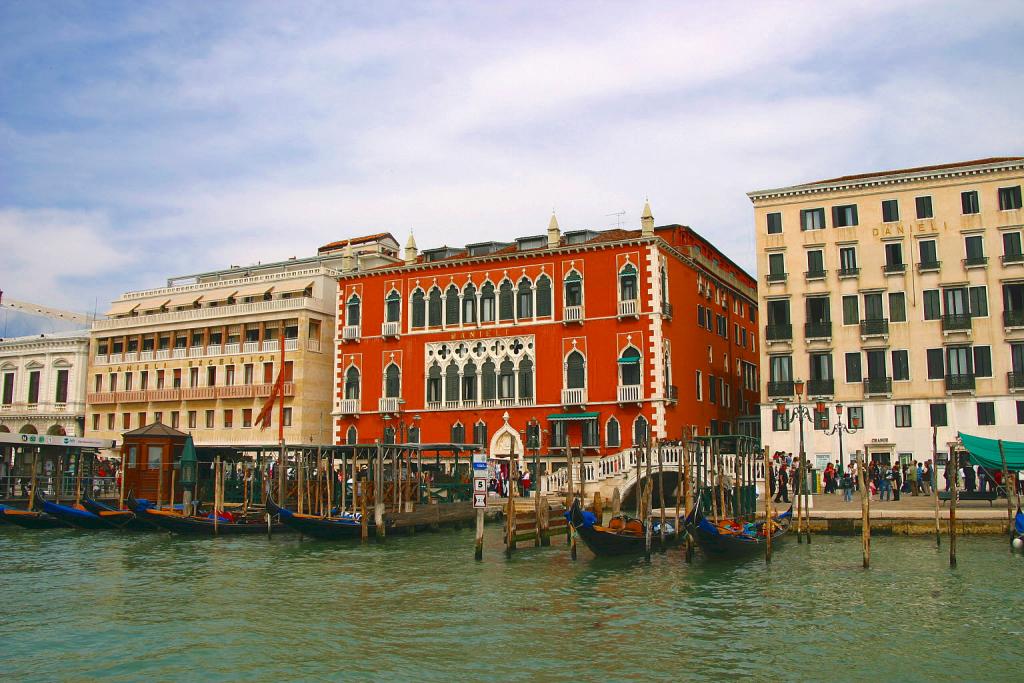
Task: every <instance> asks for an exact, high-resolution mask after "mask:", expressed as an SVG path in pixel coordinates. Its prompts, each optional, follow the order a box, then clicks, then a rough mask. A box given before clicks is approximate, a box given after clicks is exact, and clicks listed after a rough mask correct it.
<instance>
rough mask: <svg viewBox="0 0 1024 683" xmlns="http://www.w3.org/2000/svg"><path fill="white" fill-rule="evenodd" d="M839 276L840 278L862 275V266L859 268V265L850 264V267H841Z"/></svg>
mask: <svg viewBox="0 0 1024 683" xmlns="http://www.w3.org/2000/svg"><path fill="white" fill-rule="evenodd" d="M839 277H840V278H848V277H860V268H858V267H857V266H850V267H849V268H840V269H839Z"/></svg>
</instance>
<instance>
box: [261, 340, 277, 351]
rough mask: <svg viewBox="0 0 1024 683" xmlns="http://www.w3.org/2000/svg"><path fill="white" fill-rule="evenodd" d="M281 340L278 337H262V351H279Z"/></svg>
mask: <svg viewBox="0 0 1024 683" xmlns="http://www.w3.org/2000/svg"><path fill="white" fill-rule="evenodd" d="M280 350H281V340H280V339H264V340H263V351H280Z"/></svg>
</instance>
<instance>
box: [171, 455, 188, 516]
mask: <svg viewBox="0 0 1024 683" xmlns="http://www.w3.org/2000/svg"><path fill="white" fill-rule="evenodd" d="M177 479H178V471H177V470H175V469H174V465H173V464H172V465H171V495H170V500H171V512H174V485H175V484H176V483H177ZM181 513H182V514H185V510H184V509H182V511H181Z"/></svg>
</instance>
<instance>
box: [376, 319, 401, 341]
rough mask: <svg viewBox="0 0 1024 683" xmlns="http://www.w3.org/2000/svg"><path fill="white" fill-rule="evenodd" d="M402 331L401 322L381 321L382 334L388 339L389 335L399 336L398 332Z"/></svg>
mask: <svg viewBox="0 0 1024 683" xmlns="http://www.w3.org/2000/svg"><path fill="white" fill-rule="evenodd" d="M400 331H401V326H400V325H399V323H381V324H380V336H382V337H384V338H385V339H387V338H388V337H394V338H396V339H397V338H398V333H399V332H400Z"/></svg>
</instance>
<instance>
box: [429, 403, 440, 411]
mask: <svg viewBox="0 0 1024 683" xmlns="http://www.w3.org/2000/svg"><path fill="white" fill-rule="evenodd" d="M441 405H442V404H441V402H440V401H427V410H441Z"/></svg>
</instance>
